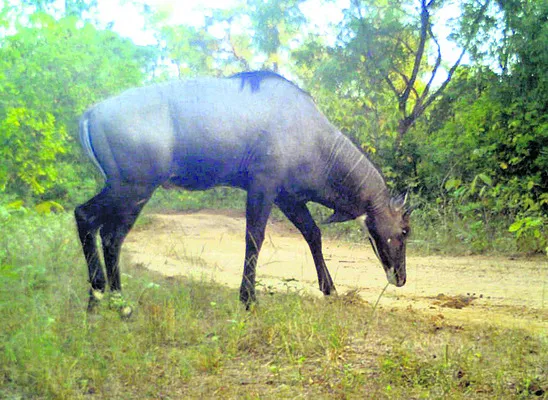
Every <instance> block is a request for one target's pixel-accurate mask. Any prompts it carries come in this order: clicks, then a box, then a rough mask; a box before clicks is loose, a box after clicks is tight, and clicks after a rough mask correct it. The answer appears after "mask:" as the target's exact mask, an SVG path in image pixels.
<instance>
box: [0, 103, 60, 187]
mask: <svg viewBox="0 0 548 400" xmlns="http://www.w3.org/2000/svg"><path fill="white" fill-rule="evenodd" d="M66 137H67V134H66V131H65V129H64V127H63V126H61V127H56V124H55V117H54V116H53V115H52V114H50V113H48V112H44V114H43V115H40V112H38V111H34V110H29V109H27V108H25V107H17V108H9V109H7V110H6V114H5V119H4V120H3V121H0V158H2V159H3V163H2V166H1V167H0V190H5V189H6V186H7V185H8V184H12V185H17V184H20V183H23V184H24V185H26V186H28V187H29V188H30V190H31V191H32V192H33V193H36V194H42V193H44V192H45V191H46V189H49V188H50V187H51V186H52V185H53V182H54V181H55V179H56V178H57V176H58V175H57V170H56V168H55V167H54V164H53V162H54V161H55V160H56V159H57V157H58V156H59V155H60V154H63V153H65V152H66V147H65V146H66Z"/></svg>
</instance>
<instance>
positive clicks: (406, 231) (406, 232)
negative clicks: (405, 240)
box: [401, 229, 409, 236]
mask: <svg viewBox="0 0 548 400" xmlns="http://www.w3.org/2000/svg"><path fill="white" fill-rule="evenodd" d="M408 233H409V231H408V230H407V229H404V230H402V231H401V234H402V235H403V236H407V234H408Z"/></svg>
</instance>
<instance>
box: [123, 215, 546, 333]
mask: <svg viewBox="0 0 548 400" xmlns="http://www.w3.org/2000/svg"><path fill="white" fill-rule="evenodd" d="M150 218H151V222H150V223H148V224H146V225H145V226H142V227H140V228H138V229H135V230H134V231H132V232H131V233H130V235H129V236H128V238H127V240H126V243H125V245H124V253H125V255H126V256H127V255H129V259H130V262H133V263H137V264H141V265H142V266H144V267H146V268H148V269H150V270H153V271H157V272H160V273H162V274H164V275H167V276H176V275H184V276H191V277H194V278H197V279H204V280H207V281H215V282H218V283H222V284H226V285H228V286H230V287H233V288H238V287H239V285H240V282H241V275H242V270H243V257H244V248H245V247H244V231H245V230H244V227H245V219H244V215H243V213H241V212H236V211H218V210H215V211H201V212H196V213H185V214H152V215H150ZM356 229H358V228H356ZM324 256H325V258H326V262H327V264H328V268H329V270H330V272H331V275H332V277H333V279H334V281H335V285H336V287H337V291H338V293H339V295H341V294H344V293H346V292H347V291H349V290H358V291H359V294H360V295H361V296H362V297H363V298H364V299H365V300H366V301H369V302H371V303H374V302H375V301H376V300H377V298H378V296H379V294H380V293H381V291H382V289H383V287H384V286H385V284H386V277H385V274H384V272H383V269H382V267H381V265H380V263H379V261H378V260H377V259H376V257H375V255H374V254H373V251H372V250H371V247H370V246H369V244H368V243H365V242H363V243H348V242H344V241H338V240H324ZM257 281H258V285H257V289H258V296H259V300H260V296H261V292H264V291H287V290H298V291H303V292H309V293H311V294H316V295H318V296H320V295H321V292H320V291H319V290H318V283H317V278H316V269H315V268H314V263H313V261H312V256H311V255H310V252H309V249H308V245H307V244H306V242H305V241H304V239H303V238H302V237H301V236H300V234H299V233H298V232H297V231H296V230H295V229H294V228H293V227H291V226H290V224H289V222H286V221H284V222H269V224H268V227H267V232H266V239H265V243H264V245H263V249H262V251H261V254H260V257H259V267H258V269H257ZM234 295H235V296H237V292H236V291H235V293H234ZM380 305H381V307H384V308H391V307H412V308H413V309H418V310H421V311H424V312H425V313H434V314H435V315H437V316H440V315H441V316H442V317H443V318H446V319H450V320H452V321H453V322H454V323H457V324H459V323H460V324H467V323H468V324H471V323H481V324H485V323H490V324H495V325H503V326H506V327H509V328H511V327H516V328H524V329H531V330H534V331H538V330H540V331H544V332H548V260H547V258H546V257H544V258H542V257H540V258H534V259H521V258H518V259H510V258H508V257H483V256H481V257H479V256H467V257H445V256H443V257H442V256H427V257H422V256H415V255H413V254H409V255H408V257H407V284H406V286H405V287H403V288H396V287H394V286H390V287H389V288H388V289H387V290H386V292H385V294H384V296H383V297H382V299H381V300H380Z"/></svg>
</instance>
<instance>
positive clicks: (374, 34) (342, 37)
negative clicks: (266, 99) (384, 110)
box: [317, 0, 490, 150]
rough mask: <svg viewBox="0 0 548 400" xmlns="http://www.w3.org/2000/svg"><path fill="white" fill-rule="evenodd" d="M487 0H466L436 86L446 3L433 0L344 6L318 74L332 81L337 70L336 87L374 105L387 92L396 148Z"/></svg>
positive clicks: (468, 38) (466, 42) (434, 93)
mask: <svg viewBox="0 0 548 400" xmlns="http://www.w3.org/2000/svg"><path fill="white" fill-rule="evenodd" d="M489 1H490V0H484V1H483V2H482V3H477V2H467V3H465V4H464V6H463V8H464V9H465V11H464V12H463V16H462V21H461V33H462V34H461V35H460V37H459V43H460V45H461V50H460V54H459V56H458V58H457V59H456V60H455V61H453V62H452V64H451V65H450V66H449V68H448V70H447V76H446V78H445V79H444V81H443V82H442V83H441V84H440V85H439V86H435V82H436V77H437V76H438V75H439V74H440V71H441V68H440V67H442V66H444V60H443V59H442V51H441V47H440V43H439V40H438V38H437V36H436V34H435V27H434V21H435V14H436V11H439V10H440V9H441V8H442V7H443V6H444V2H442V1H436V0H430V1H426V0H420V2H418V3H417V2H414V1H402V0H388V1H383V2H378V1H372V0H367V1H359V0H352V1H351V3H350V7H349V8H348V10H346V11H345V17H344V20H343V22H342V24H341V28H340V33H339V41H338V44H337V45H336V46H335V47H327V48H326V49H325V51H326V52H327V53H329V54H330V55H331V59H332V61H331V62H329V63H328V64H327V65H326V64H323V65H320V66H318V67H317V72H318V74H317V75H319V78H320V79H321V78H323V79H324V80H330V79H333V75H332V71H333V70H336V71H337V75H338V76H337V77H336V78H335V79H334V81H335V82H336V86H337V89H338V90H339V92H343V94H346V95H350V96H356V94H358V93H360V94H362V93H365V96H366V97H370V99H371V100H374V101H371V103H372V104H377V101H378V98H375V96H376V93H379V92H388V93H391V97H392V99H390V100H388V101H389V102H391V103H393V106H395V107H396V108H397V112H398V114H399V117H398V121H397V126H395V127H391V126H390V127H387V128H389V129H393V130H394V131H395V132H396V135H395V137H394V148H395V149H396V150H399V149H400V147H401V143H402V140H403V138H404V136H405V135H406V133H407V132H408V131H409V129H410V127H411V126H413V124H414V123H415V122H416V121H417V119H418V118H420V117H421V116H422V115H424V113H425V111H426V110H427V109H428V107H430V106H431V105H432V103H433V102H434V101H435V100H436V99H438V98H439V97H440V96H441V95H442V94H443V92H444V90H445V89H446V87H447V86H448V85H449V83H450V82H451V79H452V78H453V76H454V74H455V72H456V71H457V69H458V67H459V66H460V64H461V62H462V59H463V57H464V54H465V53H466V51H467V50H468V49H469V47H470V45H471V42H472V39H473V38H474V37H475V34H476V33H477V32H478V30H479V27H480V25H481V22H482V21H483V19H484V17H485V12H486V9H487V7H488V5H489ZM329 64H331V65H329ZM336 66H339V68H337V67H336ZM330 75H331V76H330Z"/></svg>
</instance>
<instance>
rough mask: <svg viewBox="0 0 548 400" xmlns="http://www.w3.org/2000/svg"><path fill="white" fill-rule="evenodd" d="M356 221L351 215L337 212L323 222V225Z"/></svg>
mask: <svg viewBox="0 0 548 400" xmlns="http://www.w3.org/2000/svg"><path fill="white" fill-rule="evenodd" d="M352 219H354V217H353V216H351V215H350V214H346V213H343V212H340V211H335V212H334V213H333V214H332V215H331V216H330V217H329V218H327V219H326V220H325V221H323V222H322V224H325V225H327V224H332V223H334V222H346V221H350V220H352Z"/></svg>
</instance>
